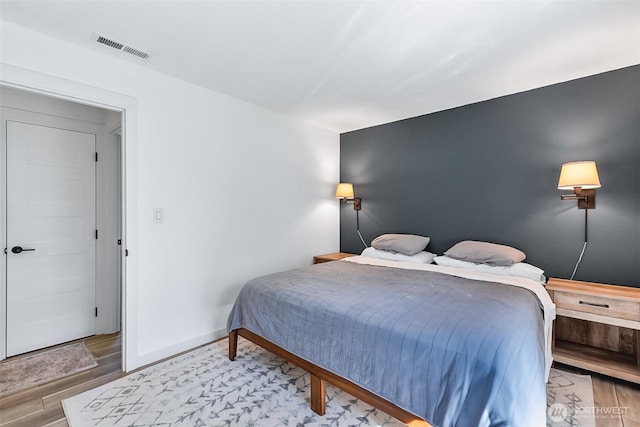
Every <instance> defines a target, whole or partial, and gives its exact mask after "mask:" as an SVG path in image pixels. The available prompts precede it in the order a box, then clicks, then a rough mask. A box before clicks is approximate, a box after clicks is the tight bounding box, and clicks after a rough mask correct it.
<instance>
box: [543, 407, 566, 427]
mask: <svg viewBox="0 0 640 427" xmlns="http://www.w3.org/2000/svg"><path fill="white" fill-rule="evenodd" d="M567 415H569V408H567V405H564V404H562V403H553V404H552V405H550V406H549V407H548V408H547V416H548V417H549V420H551V421H553V422H554V423H559V422H561V421H562V420H564V419H565V418H567Z"/></svg>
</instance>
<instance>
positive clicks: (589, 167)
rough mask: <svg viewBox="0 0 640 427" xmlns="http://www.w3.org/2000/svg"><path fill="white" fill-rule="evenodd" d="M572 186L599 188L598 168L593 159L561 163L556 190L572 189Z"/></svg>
mask: <svg viewBox="0 0 640 427" xmlns="http://www.w3.org/2000/svg"><path fill="white" fill-rule="evenodd" d="M574 187H581V188H583V189H590V188H600V178H598V169H596V162H594V161H593V160H588V161H583V162H569V163H565V164H563V165H562V170H560V179H559V180H558V190H572V189H573V188H574Z"/></svg>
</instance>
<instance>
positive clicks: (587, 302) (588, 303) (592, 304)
mask: <svg viewBox="0 0 640 427" xmlns="http://www.w3.org/2000/svg"><path fill="white" fill-rule="evenodd" d="M580 304H583V305H591V306H593V307H601V308H609V304H596V303H595V302H589V301H580Z"/></svg>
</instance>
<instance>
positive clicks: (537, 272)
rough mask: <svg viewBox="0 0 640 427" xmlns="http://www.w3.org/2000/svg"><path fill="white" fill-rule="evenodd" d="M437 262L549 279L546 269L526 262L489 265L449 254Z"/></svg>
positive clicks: (491, 271)
mask: <svg viewBox="0 0 640 427" xmlns="http://www.w3.org/2000/svg"><path fill="white" fill-rule="evenodd" d="M434 260H435V262H436V264H438V265H444V266H446V267H456V268H463V269H466V270H473V271H480V272H482V273H491V274H500V275H503V276H518V277H524V278H526V279H531V280H535V281H536V282H540V283H542V284H545V283H546V281H547V279H546V277H544V270H541V269H539V268H538V267H536V266H534V265H531V264H527V263H526V262H517V263H515V264H511V265H504V266H503V265H500V266H496V265H489V264H476V263H474V262H469V261H461V260H459V259H454V258H450V257H448V256H437V257H435V259H434Z"/></svg>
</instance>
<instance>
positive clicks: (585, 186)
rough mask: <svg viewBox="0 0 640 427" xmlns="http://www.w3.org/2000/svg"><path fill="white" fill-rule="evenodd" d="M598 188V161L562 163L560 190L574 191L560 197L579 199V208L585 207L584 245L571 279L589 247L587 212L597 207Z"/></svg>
mask: <svg viewBox="0 0 640 427" xmlns="http://www.w3.org/2000/svg"><path fill="white" fill-rule="evenodd" d="M596 188H600V178H599V177H598V169H597V168H596V162H594V161H592V160H589V161H582V162H569V163H565V164H563V165H562V169H561V170H560V178H559V179H558V190H573V193H572V194H563V195H562V196H560V199H562V200H577V201H578V209H584V245H583V246H582V252H580V256H579V257H578V262H576V266H575V267H574V269H573V273H572V274H571V280H573V278H574V276H575V275H576V271H578V266H579V265H580V261H582V256H583V255H584V250H585V249H586V247H587V219H588V216H587V212H589V209H595V207H596V190H595V189H596Z"/></svg>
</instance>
